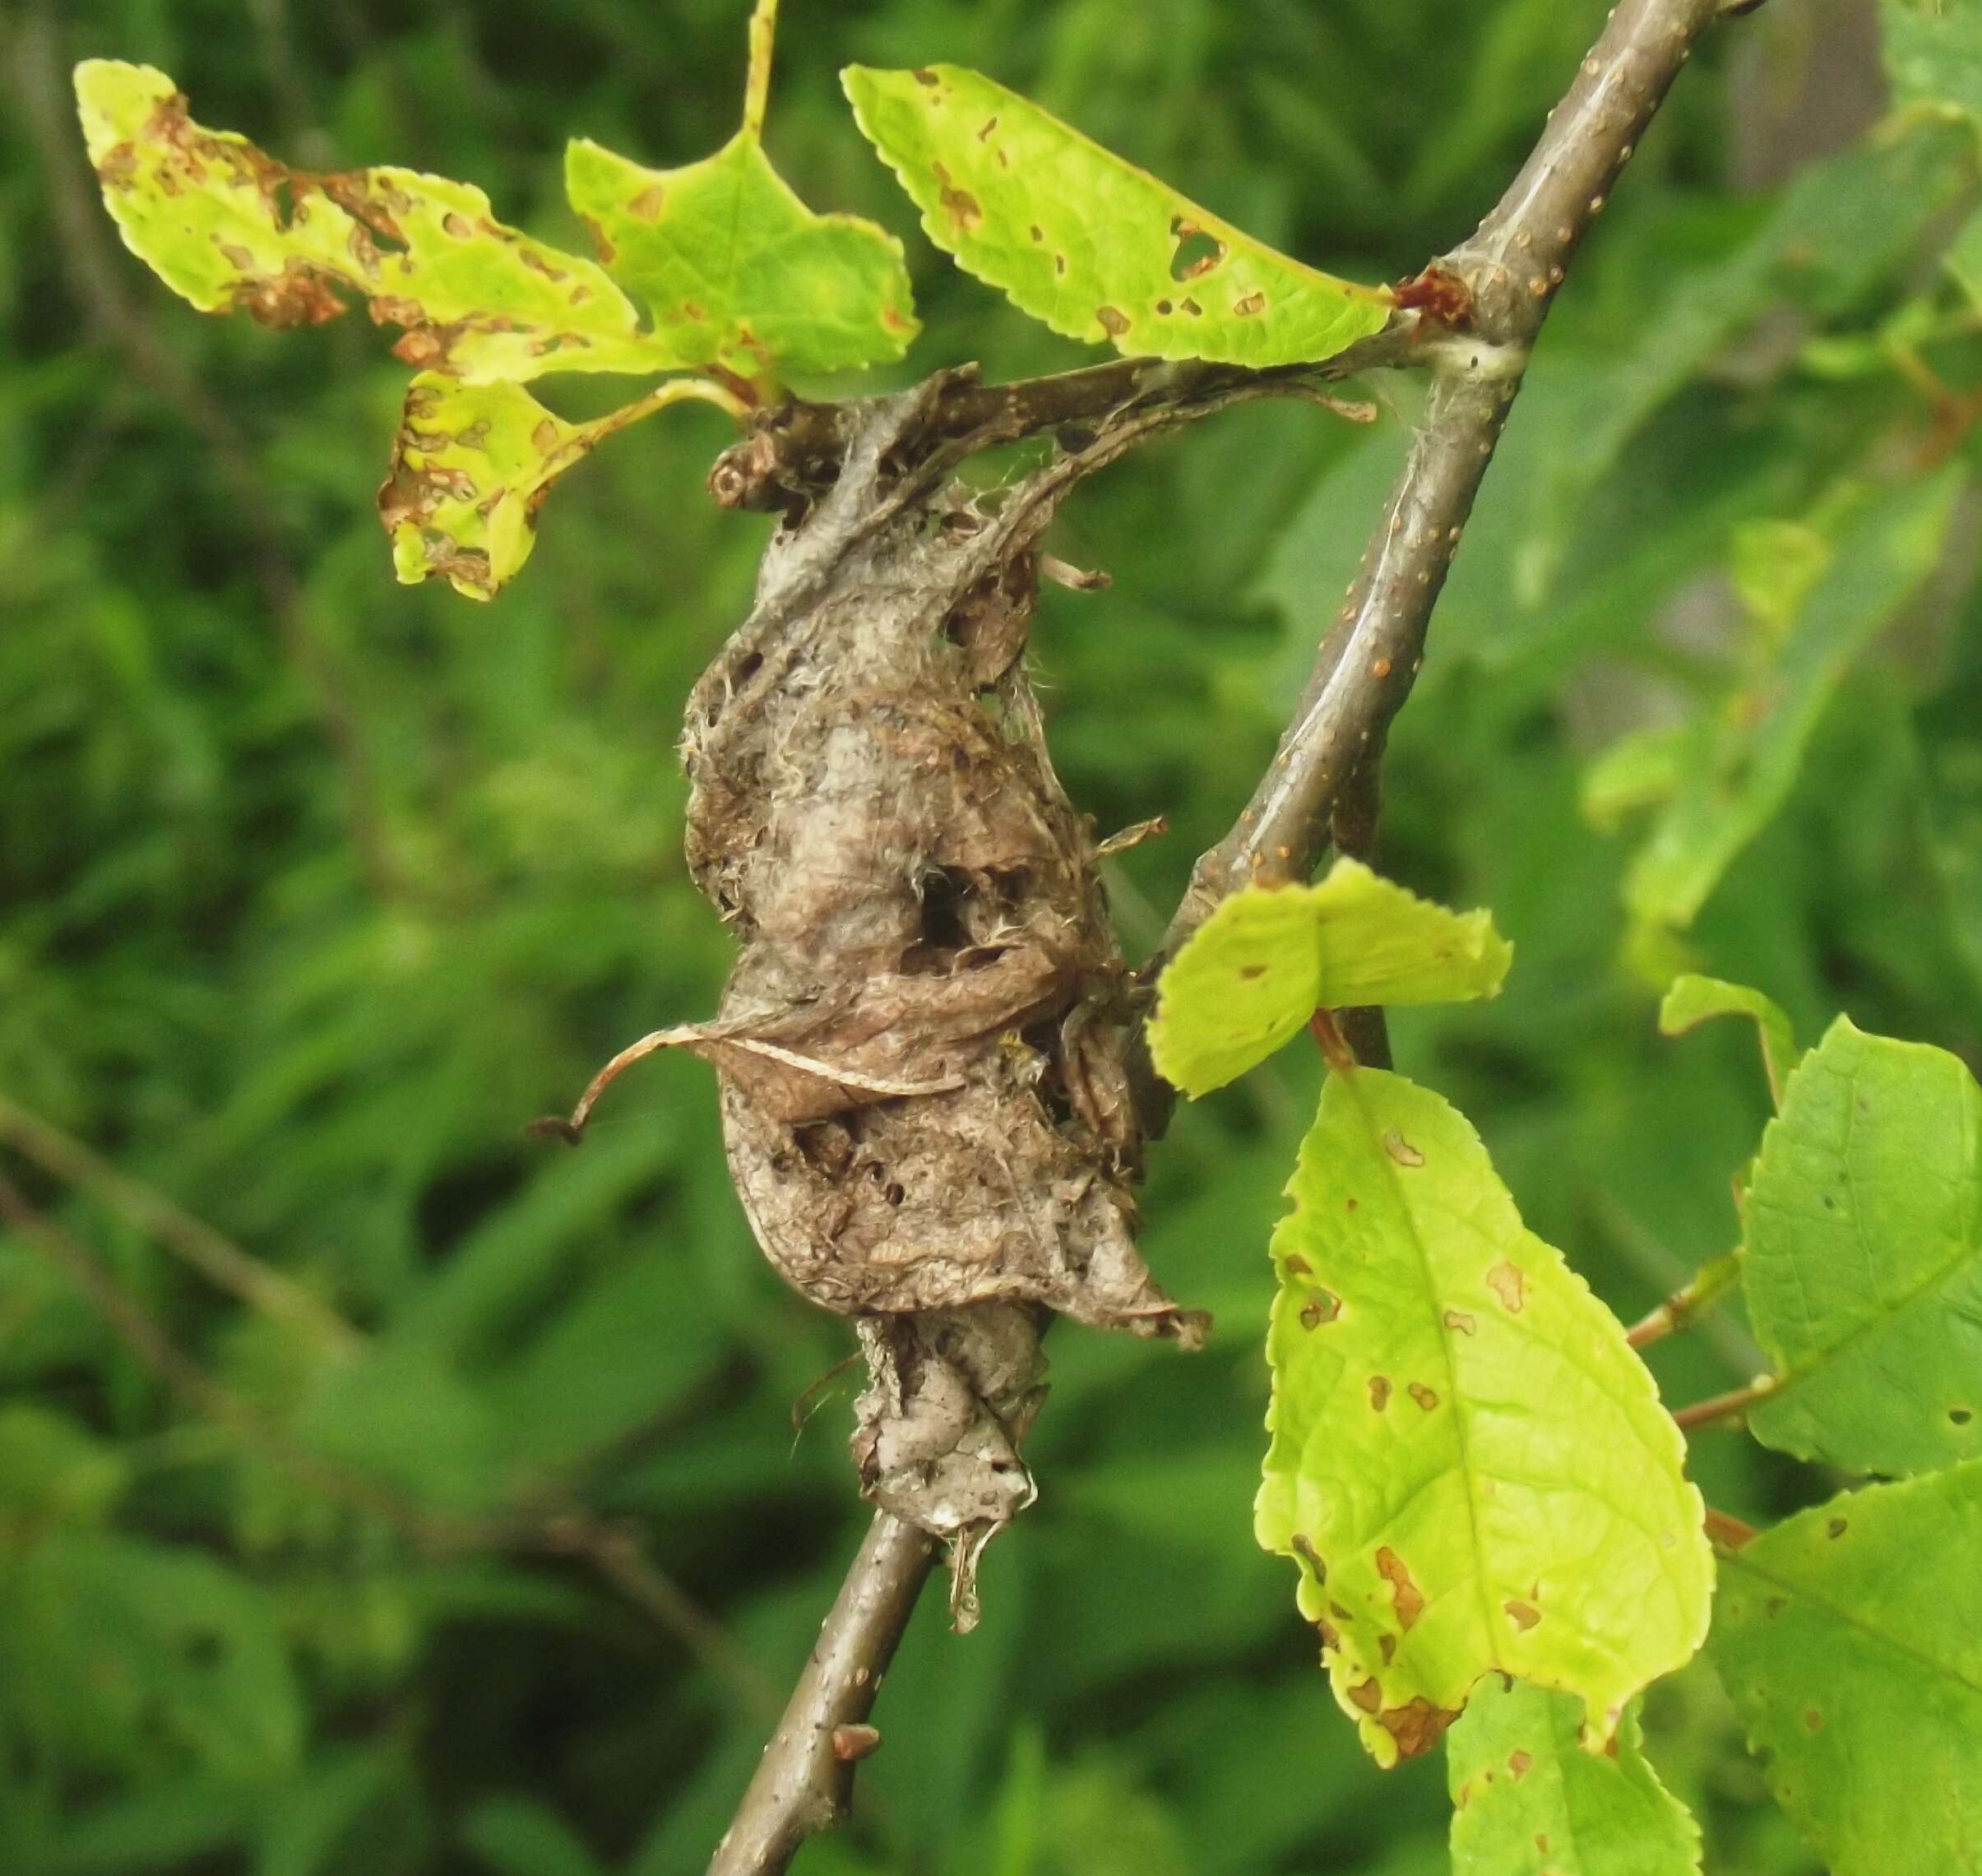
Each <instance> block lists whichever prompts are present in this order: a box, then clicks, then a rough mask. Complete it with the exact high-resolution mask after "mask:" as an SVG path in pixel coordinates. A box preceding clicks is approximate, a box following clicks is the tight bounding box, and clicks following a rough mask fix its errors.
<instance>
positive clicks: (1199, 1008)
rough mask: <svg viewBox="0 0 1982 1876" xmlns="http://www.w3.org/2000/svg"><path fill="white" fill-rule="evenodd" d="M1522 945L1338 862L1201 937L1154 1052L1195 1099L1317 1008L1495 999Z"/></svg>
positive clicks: (1170, 977) (1168, 977)
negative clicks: (1318, 877)
mask: <svg viewBox="0 0 1982 1876" xmlns="http://www.w3.org/2000/svg"><path fill="white" fill-rule="evenodd" d="M1513 956H1514V947H1512V945H1510V944H1509V943H1507V940H1506V939H1505V938H1503V937H1501V935H1500V934H1499V933H1498V932H1497V931H1495V930H1494V929H1493V917H1492V915H1491V914H1489V913H1487V912H1466V913H1458V912H1448V911H1447V910H1446V909H1445V908H1444V907H1443V906H1434V905H1433V904H1431V903H1430V902H1429V901H1426V900H1424V899H1420V898H1419V897H1418V896H1417V895H1416V894H1415V893H1414V892H1407V891H1406V890H1405V888H1404V887H1401V886H1397V885H1395V884H1393V883H1392V882H1391V881H1389V880H1387V879H1383V878H1379V877H1378V875H1377V874H1376V873H1372V872H1371V871H1370V870H1369V869H1368V867H1366V866H1364V864H1362V863H1361V862H1360V861H1359V860H1353V859H1338V860H1337V861H1336V863H1335V864H1334V866H1333V867H1331V869H1329V873H1328V877H1327V878H1326V879H1324V880H1323V881H1322V882H1321V883H1320V884H1319V885H1318V886H1280V887H1267V886H1248V887H1244V888H1243V889H1242V890H1241V891H1239V892H1234V894H1233V895H1232V896H1230V897H1229V898H1228V899H1226V900H1225V901H1224V902H1223V903H1222V904H1221V905H1220V906H1219V907H1218V909H1217V910H1216V911H1215V912H1213V913H1212V915H1211V917H1210V918H1208V919H1206V920H1205V922H1204V924H1203V925H1202V927H1201V928H1200V929H1198V930H1197V932H1196V933H1194V934H1193V935H1192V938H1191V940H1190V942H1189V943H1188V944H1186V945H1185V946H1184V947H1183V950H1182V951H1180V952H1179V953H1178V954H1177V956H1176V958H1175V959H1174V961H1173V962H1172V963H1171V964H1170V966H1169V968H1168V969H1167V970H1165V972H1164V973H1163V976H1162V978H1161V980H1160V983H1159V984H1158V986H1157V998H1156V1013H1155V1017H1154V1018H1153V1019H1152V1020H1151V1023H1150V1032H1149V1039H1150V1054H1151V1058H1152V1059H1153V1060H1154V1061H1155V1064H1156V1068H1157V1070H1158V1072H1160V1074H1161V1075H1162V1076H1163V1077H1164V1078H1165V1080H1166V1081H1168V1082H1170V1083H1171V1084H1172V1085H1173V1086H1176V1087H1179V1088H1181V1089H1183V1091H1184V1092H1185V1093H1186V1094H1188V1095H1202V1094H1206V1093H1208V1092H1209V1091H1211V1089H1213V1088H1220V1087H1223V1086H1225V1083H1226V1082H1229V1081H1232V1080H1234V1078H1236V1077H1238V1076H1240V1075H1243V1073H1244V1072H1246V1070H1247V1069H1248V1068H1253V1067H1255V1066H1256V1065H1257V1064H1258V1063H1261V1062H1263V1061H1264V1060H1265V1059H1266V1058H1267V1056H1269V1055H1271V1054H1272V1053H1273V1051H1274V1050H1275V1049H1278V1048H1279V1047H1280V1045H1282V1044H1283V1043H1285V1042H1287V1041H1289V1040H1290V1039H1291V1038H1293V1037H1294V1036H1295V1035H1299V1032H1300V1031H1301V1030H1302V1028H1303V1027H1304V1026H1305V1025H1306V1023H1307V1022H1308V1019H1309V1017H1312V1016H1313V1014H1314V1012H1316V1011H1317V1009H1345V1008H1350V1007H1355V1005H1358V1004H1366V1003H1461V1002H1464V1001H1466V1000H1467V999H1469V998H1475V997H1492V996H1496V995H1498V994H1499V990H1500V986H1501V984H1502V982H1503V980H1504V979H1505V978H1506V976H1507V966H1508V965H1509V964H1510V963H1511V962H1512V959H1513Z"/></svg>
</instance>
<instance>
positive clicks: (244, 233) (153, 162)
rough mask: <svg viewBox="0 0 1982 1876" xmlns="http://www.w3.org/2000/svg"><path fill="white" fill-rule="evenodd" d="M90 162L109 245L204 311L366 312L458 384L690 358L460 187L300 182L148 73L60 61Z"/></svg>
mask: <svg viewBox="0 0 1982 1876" xmlns="http://www.w3.org/2000/svg"><path fill="white" fill-rule="evenodd" d="M76 99H77V101H78V104H80V106H81V115H82V124H83V132H84V137H85V139H86V142H87V144H88V147H89V153H90V161H91V162H92V163H93V164H95V166H96V173H97V176H98V178H99V180H100V182H101V183H102V185H103V192H104V202H105V204H106V205H107V206H108V207H109V211H110V214H111V215H112V217H113V219H114V220H115V221H116V223H117V225H118V228H119V229H121V230H122V231H123V238H124V243H125V245H126V246H127V247H128V248H130V249H131V251H132V252H133V253H134V254H136V255H137V257H139V258H140V259H141V260H142V261H143V262H146V265H147V266H150V267H151V270H152V271H153V272H155V274H157V276H159V278H160V280H163V281H164V283H165V284H166V285H167V286H169V287H170V288H171V289H172V290H173V291H174V293H176V294H179V295H180V296H181V298H183V299H188V300H190V301H191V302H192V304H193V305H195V306H197V308H200V310H201V312H204V313H227V312H233V311H236V310H239V311H243V312H245V313H248V314H249V315H250V316H251V317H253V318H255V319H257V320H259V321H261V322H262V323H263V324H264V325H267V326H276V327H291V326H314V325H318V324H321V323H322V322H323V321H324V320H326V319H333V318H335V317H337V315H338V314H339V313H342V312H343V311H344V310H345V303H346V296H349V297H350V298H354V299H363V300H365V301H367V302H368V303H369V304H370V307H371V312H372V317H373V319H375V320H376V321H377V322H379V323H380V324H381V325H391V326H399V327H404V328H405V336H403V337H402V338H401V340H400V341H399V343H398V344H397V345H396V346H395V347H394V348H393V350H394V351H395V352H396V354H397V355H398V356H399V357H401V358H402V359H405V361H406V362H407V363H408V364H414V365H419V366H422V367H424V368H427V369H429V370H433V371H437V372H444V373H447V374H448V375H449V376H451V377H456V378H465V379H466V380H467V381H468V382H470V383H475V384H487V383H491V382H495V381H498V380H500V379H515V380H521V379H526V378H535V377H538V376H539V375H540V374H541V373H545V372H552V371H618V372H637V373H655V372H661V371H667V370H671V369H674V368H676V367H678V366H680V365H683V364H688V363H691V362H692V361H691V360H689V359H684V358H683V357H682V356H681V355H680V354H678V352H677V351H676V350H674V348H673V347H672V346H671V345H670V344H669V342H668V340H666V339H665V337H662V336H655V335H649V334H644V333H642V332H641V330H640V322H639V317H638V315H637V313H636V312H635V310H634V308H633V304H632V301H630V300H629V299H627V297H626V295H625V294H623V293H622V292H621V291H620V290H619V289H618V287H616V286H615V285H614V284H613V282H612V281H611V280H609V279H608V278H607V276H606V275H605V274H604V271H602V270H601V269H600V267H598V266H596V265H595V263H594V262H590V261H587V260H584V259H581V258H580V257H578V256H577V255H574V254H567V253H565V252H563V251H562V250H561V249H559V248H552V247H548V246H546V245H545V244H544V243H542V242H540V241H533V240H532V239H530V237H529V236H528V235H526V234H519V233H517V231H516V229H513V228H506V227H504V226H503V225H502V223H500V222H498V221H497V220H494V219H493V216H492V215H491V214H490V211H489V198H488V197H486V196H484V194H483V193H482V192H481V191H480V190H479V189H477V188H472V187H470V185H469V184H467V183H451V182H448V181H447V180H445V179H444V178H441V177H438V176H423V175H421V174H419V173H418V172H416V171H414V170H411V169H383V168H381V169H354V170H349V171H346V172H345V173H344V174H337V175H317V174H312V173H310V172H308V171H306V170H299V169H289V168H288V167H287V166H286V165H285V164H281V163H279V162H277V161H276V160H275V159H274V158H273V157H272V156H269V155H264V154H263V152H262V151H259V150H257V148H256V147H255V146H254V145H253V144H252V143H250V142H249V141H248V139H247V138H246V137H238V136H236V135H235V134H234V133H233V132H228V131H211V130H206V129H204V128H202V127H201V126H200V125H198V124H197V123H194V122H193V121H192V118H191V117H190V116H189V115H188V111H187V105H186V100H185V98H184V97H183V95H181V94H180V92H179V90H178V87H177V86H175V85H174V83H173V81H171V80H170V79H169V78H168V77H167V76H165V74H164V72H160V71H157V70H155V69H154V68H153V67H151V66H148V65H125V64H120V63H116V62H114V61H112V60H109V59H89V60H86V61H85V63H82V64H81V65H79V66H77V67H76Z"/></svg>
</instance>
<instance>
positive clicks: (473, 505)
mask: <svg viewBox="0 0 1982 1876" xmlns="http://www.w3.org/2000/svg"><path fill="white" fill-rule="evenodd" d="M684 398H702V399H706V400H708V401H711V402H714V403H718V404H721V405H724V406H725V408H727V409H730V410H740V409H741V406H740V405H738V404H737V403H736V401H735V400H734V399H733V398H732V397H731V396H729V393H728V392H727V391H724V390H723V389H722V388H721V387H720V386H717V385H715V384H711V383H710V382H708V381H707V380H706V379H704V378H674V379H670V380H669V382H667V383H665V384H663V385H661V386H660V387H657V388H656V389H655V391H651V392H650V393H649V394H648V396H645V397H643V398H641V399H639V400H638V401H637V402H635V403H632V404H629V405H625V406H624V407H623V409H620V410H615V411H614V412H612V413H611V414H610V415H608V416H604V417H601V418H600V419H598V420H597V421H596V422H594V423H590V424H567V423H566V422H565V421H564V419H563V418H561V417H558V416H557V415H554V414H553V413H552V412H551V411H549V410H546V409H545V408H544V405H541V404H539V402H538V401H536V399H535V398H534V397H532V396H530V393H529V392H528V391H525V390H524V389H523V388H522V387H521V386H520V385H514V384H463V383H461V382H460V381H459V380H458V379H455V378H442V376H440V375H439V374H438V373H435V372H422V373H420V374H419V377H417V378H414V381H413V382H412V383H411V385H410V386H409V387H407V391H406V405H405V412H404V414H403V415H401V419H400V429H399V436H398V438H397V440H396V442H395V443H394V445H393V450H392V470H391V474H390V475H388V476H387V479H386V481H385V484H384V486H383V487H382V488H381V489H380V490H379V492H378V512H379V518H380V519H381V520H382V521H383V522H384V523H385V525H386V527H387V530H388V531H389V532H390V533H391V536H392V565H393V567H394V570H395V571H396V572H397V573H398V575H399V578H400V581H401V584H402V585H405V586H415V585H417V584H418V583H419V581H422V580H427V579H431V578H433V577H434V576H436V575H437V574H438V575H439V576H442V577H444V578H445V579H446V580H447V582H448V583H449V585H451V586H452V587H453V588H454V590H455V591H456V592H457V593H461V594H463V595H465V596H466V597H468V598H469V599H471V600H489V599H493V598H494V597H495V595H496V594H497V592H498V591H499V590H500V589H501V587H502V585H503V584H504V582H505V581H507V580H509V579H510V578H511V577H512V576H513V575H514V574H515V573H516V571H517V570H518V569H519V568H520V567H521V566H522V564H523V563H524V562H525V561H526V560H527V559H529V558H530V549H532V548H533V547H535V545H536V544H537V511H538V509H539V508H540V507H542V506H543V504H544V498H545V497H546V496H547V495H549V493H550V489H551V484H553V482H555V481H556V480H557V479H558V477H559V476H561V475H563V474H564V472H565V471H566V470H567V469H572V468H574V467H576V466H577V465H578V464H579V463H581V462H582V461H584V460H585V459H586V456H589V455H590V453H591V452H592V450H593V449H594V448H595V447H596V446H597V444H598V443H599V442H600V441H601V440H602V439H603V438H606V437H609V436H610V435H611V434H612V433H613V432H614V431H615V430H620V429H624V428H626V426H627V424H631V423H634V422H637V420H638V419H640V418H641V417H644V416H646V415H650V414H651V412H653V411H655V410H660V409H661V408H662V407H663V406H664V405H669V404H676V403H679V402H680V401H682V400H683V399H684Z"/></svg>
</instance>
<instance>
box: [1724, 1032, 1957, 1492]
mask: <svg viewBox="0 0 1982 1876" xmlns="http://www.w3.org/2000/svg"><path fill="white" fill-rule="evenodd" d="M1745 1231H1746V1240H1747V1250H1746V1253H1745V1255H1744V1258H1743V1272H1742V1283H1743V1286H1744V1291H1745V1293H1746V1295H1747V1298H1748V1314H1749V1317H1750V1318H1751V1319H1752V1321H1753V1325H1754V1330H1755V1339H1756V1340H1757V1341H1758V1342H1760V1343H1761V1345H1762V1348H1763V1349H1764V1350H1766V1351H1767V1354H1768V1356H1769V1359H1770V1360H1771V1363H1773V1364H1775V1366H1776V1369H1778V1371H1779V1373H1780V1374H1781V1380H1780V1382H1779V1383H1778V1385H1777V1386H1776V1389H1775V1391H1774V1392H1772V1393H1771V1395H1770V1396H1769V1397H1768V1398H1767V1400H1765V1401H1762V1403H1761V1405H1760V1406H1757V1408H1755V1409H1754V1410H1753V1412H1751V1413H1750V1415H1748V1425H1749V1427H1750V1429H1752V1430H1753V1432H1754V1434H1755V1435H1756V1437H1757V1438H1759V1439H1761V1440H1762V1441H1764V1442H1765V1443H1767V1444H1768V1445H1770V1446H1774V1447H1780V1448H1781V1449H1782V1450H1783V1451H1785V1452H1793V1453H1794V1454H1796V1455H1797V1457H1799V1458H1804V1459H1815V1460H1821V1461H1823V1462H1825V1463H1826V1464H1828V1465H1832V1466H1842V1467H1844V1468H1845V1469H1846V1470H1847V1471H1855V1472H1883V1473H1909V1472H1917V1471H1924V1470H1926V1469H1927V1468H1929V1467H1932V1466H1947V1465H1952V1464H1953V1463H1954V1462H1955V1461H1958V1460H1964V1459H1971V1458H1975V1457H1978V1456H1982V1088H1978V1087H1977V1086H1976V1085H1975V1077H1974V1076H1973V1075H1971V1074H1970V1072H1968V1070H1967V1068H1966V1067H1965V1066H1964V1065H1963V1064H1962V1063H1961V1061H1960V1060H1959V1059H1957V1058H1956V1057H1955V1056H1952V1055H1950V1054H1947V1052H1946V1051H1945V1050H1943V1049H1929V1048H1927V1047H1925V1046H1924V1045H1921V1044H1919V1043H1913V1042H1896V1041H1894V1040H1892V1039H1891V1038H1889V1037H1886V1036H1880V1035H1866V1034H1864V1031H1861V1030H1858V1029H1855V1028H1854V1027H1853V1026H1852V1025H1851V1024H1850V1022H1849V1021H1846V1020H1845V1018H1843V1017H1840V1018H1839V1019H1838V1020H1837V1021H1836V1023H1834V1024H1833V1025H1832V1026H1831V1031H1830V1033H1829V1034H1828V1035H1826V1036H1825V1037H1824V1039H1823V1040H1822V1042H1821V1043H1820V1044H1819V1045H1818V1046H1817V1047H1816V1048H1815V1049H1813V1050H1811V1052H1810V1053H1809V1054H1808V1055H1806V1056H1805V1057H1804V1059H1803V1063H1802V1064H1801V1066H1800V1067H1799V1068H1798V1069H1797V1070H1796V1072H1795V1073H1794V1075H1792V1076H1791V1077H1790V1082H1789V1086H1788V1090H1787V1092H1786V1094H1785V1097H1784V1100H1783V1105H1782V1112H1781V1114H1780V1115H1779V1116H1778V1117H1777V1118H1776V1119H1775V1120H1772V1121H1771V1122H1770V1123H1769V1126H1768V1128H1767V1132H1766V1133H1764V1134H1763V1135H1762V1154H1761V1157H1760V1159H1759V1160H1757V1164H1756V1167H1755V1175H1754V1181H1753V1185H1752V1186H1751V1187H1750V1188H1749V1193H1748V1207H1747V1216H1746V1222H1745Z"/></svg>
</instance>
